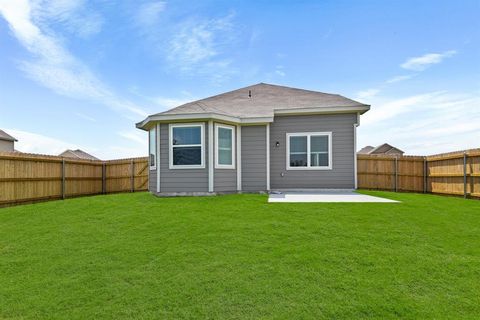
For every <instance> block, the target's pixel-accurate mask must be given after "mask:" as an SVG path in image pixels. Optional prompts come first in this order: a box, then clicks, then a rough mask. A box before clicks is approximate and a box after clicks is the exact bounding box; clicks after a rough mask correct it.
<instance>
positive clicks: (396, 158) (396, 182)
mask: <svg viewBox="0 0 480 320" xmlns="http://www.w3.org/2000/svg"><path fill="white" fill-rule="evenodd" d="M395 192H398V157H397V156H395Z"/></svg>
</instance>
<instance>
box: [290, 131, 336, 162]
mask: <svg viewBox="0 0 480 320" xmlns="http://www.w3.org/2000/svg"><path fill="white" fill-rule="evenodd" d="M312 136H327V137H328V166H321V167H312V166H311V165H310V162H311V159H310V158H311V152H310V139H311V137H312ZM290 137H307V166H306V167H291V166H290ZM332 154H333V150H332V132H295V133H287V161H286V166H287V167H286V168H287V170H332V168H333V164H332V158H333V157H332Z"/></svg>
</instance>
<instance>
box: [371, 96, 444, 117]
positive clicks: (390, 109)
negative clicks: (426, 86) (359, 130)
mask: <svg viewBox="0 0 480 320" xmlns="http://www.w3.org/2000/svg"><path fill="white" fill-rule="evenodd" d="M439 94H441V93H440V92H431V93H425V94H419V95H414V96H410V97H406V98H400V99H394V100H390V101H388V102H386V103H378V104H375V106H374V107H373V108H372V110H370V111H369V112H368V113H367V114H366V115H365V116H364V119H363V120H362V123H363V124H372V123H376V122H379V121H384V120H387V119H390V118H394V117H396V116H398V115H400V114H402V113H406V112H408V111H411V109H412V108H415V107H416V108H418V107H419V106H421V107H424V106H425V103H426V102H427V101H429V100H431V99H432V98H433V97H435V96H436V95H439ZM372 105H374V104H372Z"/></svg>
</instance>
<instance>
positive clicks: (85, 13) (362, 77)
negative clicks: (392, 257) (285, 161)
mask: <svg viewBox="0 0 480 320" xmlns="http://www.w3.org/2000/svg"><path fill="white" fill-rule="evenodd" d="M479 16H480V2H479V1H478V0H475V1H426V0H425V1H195V2H194V1H138V0H137V1H128V0H127V1H108V0H103V1H82V0H58V1H52V2H50V1H41V0H35V1H34V0H32V1H27V0H0V128H2V129H5V130H7V131H8V132H9V133H11V134H12V135H14V136H15V137H17V138H18V139H19V142H18V144H17V149H19V150H20V151H24V152H38V153H49V154H55V153H59V152H61V151H62V150H63V149H65V148H81V149H84V150H86V151H88V152H91V153H92V154H94V155H97V156H98V157H100V158H104V159H111V158H120V157H129V156H141V155H145V154H146V152H147V151H146V150H147V140H146V139H147V135H146V134H145V133H144V132H142V131H140V130H137V129H135V127H134V123H135V122H138V121H140V120H142V119H143V118H144V116H145V115H147V114H151V113H156V112H160V111H163V110H166V109H168V108H170V107H174V106H176V105H179V104H181V103H184V102H187V101H190V100H195V99H198V98H203V97H206V96H209V95H213V94H217V93H221V92H225V91H228V90H233V89H236V88H239V87H243V86H247V85H250V84H254V83H258V82H267V83H273V84H281V85H287V86H293V87H299V88H305V89H312V90H318V91H323V92H331V93H339V94H342V95H345V96H347V97H350V98H353V99H357V100H359V101H362V102H365V103H368V104H371V105H372V108H371V110H370V111H369V112H368V113H367V114H366V115H365V116H363V117H362V123H361V126H360V127H359V130H358V138H359V141H358V147H359V148H360V147H362V146H364V145H367V144H369V145H378V144H380V143H383V142H389V143H391V144H393V145H395V146H397V147H399V148H401V149H403V150H405V151H406V152H407V153H409V154H432V153H437V152H445V151H452V150H457V149H464V148H473V147H480V142H479V141H480V19H479Z"/></svg>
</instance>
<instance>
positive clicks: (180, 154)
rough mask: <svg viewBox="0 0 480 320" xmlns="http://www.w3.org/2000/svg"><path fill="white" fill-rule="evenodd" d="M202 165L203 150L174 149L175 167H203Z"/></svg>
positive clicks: (196, 148) (195, 148)
mask: <svg viewBox="0 0 480 320" xmlns="http://www.w3.org/2000/svg"><path fill="white" fill-rule="evenodd" d="M201 164H202V148H201V147H174V148H173V165H175V166H186V165H190V166H191V165H201Z"/></svg>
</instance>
